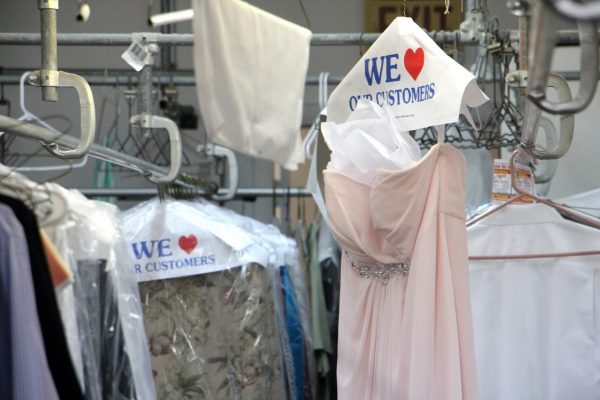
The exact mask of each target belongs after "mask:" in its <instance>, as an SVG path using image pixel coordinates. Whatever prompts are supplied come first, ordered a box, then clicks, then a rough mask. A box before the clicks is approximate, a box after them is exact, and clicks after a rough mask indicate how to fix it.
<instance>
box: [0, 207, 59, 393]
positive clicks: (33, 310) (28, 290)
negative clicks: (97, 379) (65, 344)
mask: <svg viewBox="0 0 600 400" xmlns="http://www.w3.org/2000/svg"><path fill="white" fill-rule="evenodd" d="M0 246H1V247H0V253H2V254H7V255H8V256H7V257H6V256H3V257H2V260H3V261H7V262H8V263H7V265H0V268H2V269H3V270H4V271H3V273H2V274H0V278H1V279H3V280H4V279H7V282H2V284H1V285H0V287H2V288H7V289H8V293H9V296H8V297H9V298H10V302H9V304H8V307H6V308H5V305H4V304H0V308H4V310H3V311H7V313H6V314H5V315H8V318H9V319H10V323H9V324H10V340H9V343H0V346H1V347H3V348H5V349H11V352H12V354H11V366H10V370H11V374H10V376H11V377H12V378H11V381H12V384H11V385H12V397H10V398H11V400H31V399H36V400H58V393H57V391H56V387H55V385H54V381H53V379H52V375H51V373H50V368H49V367H48V360H47V357H46V350H45V348H44V342H43V338H42V331H41V327H40V323H39V319H38V313H37V307H36V303H35V301H36V299H35V292H34V288H33V278H32V275H31V268H30V265H31V263H30V260H29V255H28V248H27V240H26V239H25V233H24V232H23V227H22V226H21V225H20V224H19V222H18V221H17V219H16V217H15V214H14V213H13V211H12V210H11V209H10V208H9V207H7V206H6V205H4V204H0ZM3 314H4V313H3ZM5 333H6V332H5ZM4 339H6V338H4ZM65 357H68V354H65ZM3 395H4V393H3Z"/></svg>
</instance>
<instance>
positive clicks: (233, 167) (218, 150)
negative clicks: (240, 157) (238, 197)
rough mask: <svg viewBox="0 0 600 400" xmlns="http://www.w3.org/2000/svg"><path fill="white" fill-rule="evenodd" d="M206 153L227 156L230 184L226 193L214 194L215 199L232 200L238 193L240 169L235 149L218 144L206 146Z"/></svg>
mask: <svg viewBox="0 0 600 400" xmlns="http://www.w3.org/2000/svg"><path fill="white" fill-rule="evenodd" d="M206 154H208V155H211V156H217V157H225V158H227V169H228V171H227V177H228V181H229V184H228V185H227V192H226V193H224V194H215V195H213V196H212V198H213V200H231V199H233V198H234V197H235V194H236V193H237V189H238V184H239V169H238V163H237V157H236V156H235V153H234V152H233V150H230V149H227V148H225V147H222V146H218V145H216V144H212V145H208V146H206Z"/></svg>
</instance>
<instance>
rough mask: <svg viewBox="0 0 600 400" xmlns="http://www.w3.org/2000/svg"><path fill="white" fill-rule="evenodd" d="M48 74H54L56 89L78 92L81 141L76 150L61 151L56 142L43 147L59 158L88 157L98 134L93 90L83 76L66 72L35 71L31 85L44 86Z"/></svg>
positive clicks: (44, 144)
mask: <svg viewBox="0 0 600 400" xmlns="http://www.w3.org/2000/svg"><path fill="white" fill-rule="evenodd" d="M47 72H54V73H52V74H50V76H52V77H53V78H52V79H55V80H56V85H55V86H56V87H72V88H74V89H75V90H76V91H77V95H78V97H79V109H80V115H81V140H80V142H79V145H78V146H77V147H76V148H75V149H60V148H59V147H58V144H57V143H56V142H45V143H42V145H43V146H44V148H45V149H46V150H48V152H50V153H51V154H52V155H54V156H56V157H58V158H62V159H72V158H81V157H83V156H85V155H86V153H87V152H88V150H89V149H90V147H91V146H92V144H93V143H94V136H95V134H96V108H95V106H94V96H93V94H92V89H91V88H90V85H88V83H87V81H86V80H85V79H84V78H82V77H81V76H79V75H75V74H71V73H68V72H64V71H42V70H38V71H33V72H32V73H31V74H30V75H29V83H31V84H32V85H34V86H43V85H42V82H43V80H42V77H44V76H48V75H46V73H47Z"/></svg>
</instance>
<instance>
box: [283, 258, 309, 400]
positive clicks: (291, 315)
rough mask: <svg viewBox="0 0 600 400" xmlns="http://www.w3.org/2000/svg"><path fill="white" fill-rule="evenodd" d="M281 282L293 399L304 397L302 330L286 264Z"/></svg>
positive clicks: (298, 399)
mask: <svg viewBox="0 0 600 400" xmlns="http://www.w3.org/2000/svg"><path fill="white" fill-rule="evenodd" d="M281 284H282V286H283V297H284V302H285V330H286V332H287V334H288V338H289V341H290V347H291V349H292V357H293V363H294V379H295V381H296V388H295V390H296V393H295V394H294V399H295V400H302V399H303V398H304V332H303V330H302V323H301V322H300V310H299V308H298V302H297V301H296V294H295V291H294V287H293V285H292V280H291V278H290V273H289V271H288V266H285V265H284V266H282V267H281Z"/></svg>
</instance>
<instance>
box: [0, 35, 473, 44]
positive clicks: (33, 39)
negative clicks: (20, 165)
mask: <svg viewBox="0 0 600 400" xmlns="http://www.w3.org/2000/svg"><path fill="white" fill-rule="evenodd" d="M133 35H136V37H139V35H142V36H143V37H144V38H145V39H146V40H147V41H150V42H153V43H156V44H159V45H160V44H166V45H177V46H192V45H193V44H194V35H193V34H191V33H155V32H145V33H59V34H58V35H57V40H58V44H59V45H61V46H91V45H94V46H129V45H130V44H131V42H132V40H133ZM379 35H380V34H379V33H313V35H312V38H311V41H310V44H311V45H312V46H354V45H369V44H372V43H373V42H375V40H377V38H378V37H379ZM429 36H431V37H432V38H433V40H435V42H436V43H437V44H452V43H454V42H455V40H456V39H458V40H459V41H461V43H463V44H477V41H474V40H471V39H470V38H469V39H467V38H466V37H463V38H462V39H461V36H460V33H458V31H456V32H455V31H436V32H429ZM39 44H40V34H39V33H0V45H18V46H23V45H39Z"/></svg>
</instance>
